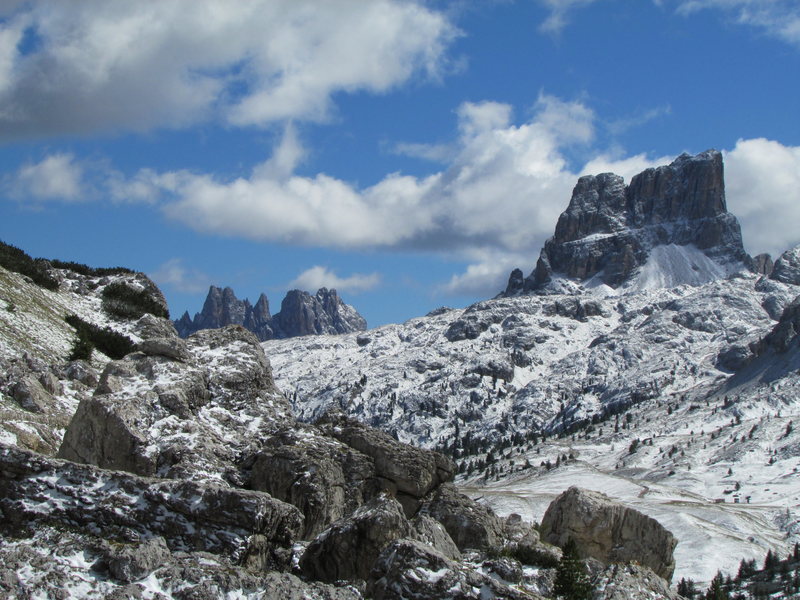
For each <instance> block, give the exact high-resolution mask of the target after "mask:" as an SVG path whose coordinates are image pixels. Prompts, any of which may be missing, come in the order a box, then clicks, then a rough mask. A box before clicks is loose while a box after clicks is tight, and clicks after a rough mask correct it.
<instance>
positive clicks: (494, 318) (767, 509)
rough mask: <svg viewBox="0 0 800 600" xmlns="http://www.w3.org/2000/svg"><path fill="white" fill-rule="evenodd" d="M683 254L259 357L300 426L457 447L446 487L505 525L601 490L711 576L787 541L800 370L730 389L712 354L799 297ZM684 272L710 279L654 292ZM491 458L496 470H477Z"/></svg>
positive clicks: (734, 382) (797, 455)
mask: <svg viewBox="0 0 800 600" xmlns="http://www.w3.org/2000/svg"><path fill="white" fill-rule="evenodd" d="M690 250H691V249H689V250H686V249H685V248H682V249H680V252H675V251H674V249H671V248H669V247H666V248H664V249H663V251H659V252H654V253H653V256H652V260H653V261H654V267H653V273H649V271H648V269H647V267H645V268H644V269H643V270H642V272H640V278H639V283H640V284H641V285H638V286H637V287H636V289H629V290H627V291H625V290H623V291H622V292H620V291H616V292H614V293H613V294H608V295H604V292H603V290H602V289H600V288H596V289H593V290H590V291H588V292H584V293H580V294H577V295H556V296H524V297H517V298H506V299H496V300H490V301H486V302H481V303H478V304H476V305H474V306H472V307H469V308H467V309H466V310H463V311H461V310H441V311H434V313H433V314H431V315H429V316H427V317H422V318H418V319H412V320H411V321H408V322H406V323H404V324H401V325H389V326H385V327H381V328H378V329H375V330H371V331H368V332H365V333H362V334H351V335H344V336H335V337H314V338H311V337H306V338H295V339H289V340H281V341H270V342H265V343H264V344H263V345H264V348H265V351H266V353H267V356H268V357H269V358H270V361H271V363H272V367H273V371H274V374H275V378H276V382H277V383H278V385H279V387H280V388H281V389H282V390H283V391H284V392H285V393H286V394H287V395H288V396H289V397H290V399H292V401H293V404H294V406H295V410H296V411H297V413H298V414H299V415H300V416H301V417H303V418H307V419H313V418H314V417H315V416H316V415H318V414H320V412H321V411H323V410H324V409H325V408H326V407H328V406H331V405H333V406H337V407H339V408H341V409H342V410H344V411H345V412H347V413H349V414H351V415H353V416H355V417H357V418H360V419H361V420H363V421H365V422H367V423H370V424H371V425H374V426H378V427H381V428H383V429H386V430H388V431H392V432H394V433H395V434H396V435H397V436H398V437H399V438H400V439H403V440H404V441H409V442H411V443H415V444H419V445H422V446H426V447H437V448H442V449H448V450H449V451H452V449H453V448H454V447H455V449H456V457H457V460H458V461H459V462H461V463H462V464H463V465H464V467H465V469H466V468H467V467H469V465H470V464H471V463H472V465H473V469H472V470H468V471H465V472H463V473H462V474H461V476H460V478H459V480H458V482H459V483H460V484H461V485H463V486H464V488H465V489H466V490H468V491H469V493H470V494H471V495H473V496H475V497H481V498H483V499H484V501H486V502H487V503H489V504H491V505H492V506H493V507H494V508H495V509H496V510H497V511H498V512H500V513H509V512H518V513H520V514H522V515H523V517H525V518H526V519H529V520H535V521H538V520H540V519H541V517H542V514H543V513H544V510H545V508H546V506H547V504H548V503H549V502H550V501H551V500H552V499H553V498H554V497H555V496H556V495H557V494H558V493H560V492H561V491H563V490H564V489H566V488H567V487H569V486H570V485H580V486H583V487H587V488H591V489H596V490H599V491H602V492H605V493H607V494H608V495H609V496H611V497H612V498H617V499H619V500H621V501H623V502H625V503H627V504H630V505H632V506H635V507H636V508H639V509H640V510H642V511H643V512H646V513H648V514H651V515H652V516H654V517H655V518H657V519H658V520H659V521H661V522H662V523H663V524H664V525H665V526H667V527H668V528H669V529H670V530H671V531H673V533H674V534H675V535H676V537H677V538H678V539H679V545H678V547H677V549H676V559H677V571H676V574H675V580H676V581H677V580H679V579H680V578H681V577H687V578H688V577H691V578H692V579H695V580H696V581H700V582H708V581H709V580H710V579H711V578H712V577H713V575H714V574H715V573H716V571H717V569H720V568H721V569H723V570H725V571H728V572H732V573H733V574H735V571H736V568H737V566H738V563H739V560H740V559H742V558H756V559H758V560H761V559H762V558H763V556H764V555H765V554H766V552H767V550H768V549H770V548H772V549H774V550H777V551H779V552H780V553H781V554H784V553H785V552H787V551H788V548H789V545H790V544H792V543H794V541H796V540H797V539H800V538H798V535H799V534H800V474H798V472H797V470H798V468H800V437H798V433H797V432H796V431H795V430H794V429H793V428H794V427H795V426H800V377H798V372H797V370H798V368H800V364H797V365H795V364H794V362H796V361H797V359H796V358H791V357H790V358H786V357H776V358H775V359H774V361H773V364H771V366H769V365H768V366H764V365H763V364H761V365H760V366H759V364H755V365H753V366H751V367H749V368H747V369H744V370H742V371H741V372H740V373H739V374H738V375H736V376H735V377H734V376H732V374H731V372H730V371H726V370H725V369H724V368H723V366H721V361H720V360H719V356H720V354H721V353H724V352H725V351H727V350H730V349H731V348H732V347H734V346H736V345H746V344H747V343H749V342H754V341H757V340H759V339H761V338H762V337H763V336H764V335H766V334H767V333H769V331H771V329H772V328H773V327H774V326H775V324H776V320H777V318H778V317H779V316H780V314H781V312H782V310H783V307H784V306H786V305H787V304H788V303H789V302H790V301H791V300H793V299H794V298H795V297H796V296H797V295H798V293H800V288H798V287H796V286H791V285H785V284H782V283H778V282H775V281H771V280H766V279H763V278H759V277H757V276H755V275H749V274H737V275H733V276H732V277H730V278H728V279H714V278H715V277H718V276H719V275H721V274H723V273H717V272H716V271H715V270H714V269H723V267H719V266H718V265H716V263H714V264H712V265H710V266H709V265H706V264H705V263H703V262H702V259H705V258H707V257H705V255H703V256H702V258H698V257H697V256H695V255H694V254H692V253H691V251H690ZM698 260H700V262H701V263H702V264H698ZM706 267H708V268H706ZM712 267H713V269H712ZM687 269H689V270H691V271H692V273H695V274H696V275H697V278H698V281H697V283H702V282H704V281H706V280H707V279H711V281H706V282H705V283H703V284H702V285H697V286H688V285H681V286H678V287H674V288H662V287H659V286H660V285H662V284H663V285H668V284H669V283H670V281H668V279H669V277H667V276H668V275H669V274H670V273H672V274H676V277H678V276H680V277H683V276H685V275H687V274H686V273H683V271H685V270H687ZM712 271H713V272H712ZM665 273H666V275H665ZM690 274H691V273H690ZM665 277H666V278H667V279H664V278H665ZM793 356H794V355H793ZM778 363H780V364H778ZM592 420H594V421H595V423H594V425H591V423H592ZM580 423H582V424H583V425H582V426H580V427H579V428H578V429H577V430H576V431H575V433H574V434H570V435H567V436H565V437H555V436H554V435H553V434H555V433H557V432H559V431H560V430H562V428H563V427H571V426H572V427H574V426H576V424H580ZM790 423H792V424H793V425H790ZM533 432H537V434H538V437H539V439H538V440H534V439H532V435H531V434H532V433H533ZM541 432H546V433H547V435H548V437H547V441H545V442H542V441H541ZM787 432H788V433H787ZM573 438H574V439H573ZM636 439H638V440H639V442H638V443H637V447H636V449H635V451H634V452H631V451H630V450H631V445H632V444H633V442H634V440H636ZM476 440H478V441H480V440H483V441H484V442H485V443H484V445H483V446H481V445H480V444H479V443H476ZM511 440H514V443H513V444H512V443H509V442H510V441H511ZM535 442H536V443H535ZM487 450H492V452H493V457H495V458H497V457H499V460H498V461H497V462H496V463H494V464H493V465H491V466H485V465H478V464H477V463H479V462H480V461H484V460H485V459H486V458H487V455H486V452H487ZM570 454H571V455H572V456H573V457H574V458H573V459H569V456H570ZM559 458H563V459H566V461H565V462H561V461H559V462H560V463H561V464H560V466H558V467H556V468H552V469H550V470H547V469H546V468H545V467H543V466H541V464H542V463H543V462H546V461H548V460H549V461H550V462H551V465H555V463H556V461H557V459H559ZM511 461H513V463H514V464H513V467H512V465H511ZM526 461H528V463H529V464H530V466H529V467H527V468H525V466H524V465H525V464H526ZM484 467H486V468H484ZM487 474H488V477H486V475H487Z"/></svg>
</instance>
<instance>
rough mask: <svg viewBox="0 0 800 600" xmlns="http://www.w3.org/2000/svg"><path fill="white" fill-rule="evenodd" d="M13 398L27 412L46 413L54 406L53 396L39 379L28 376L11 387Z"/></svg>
mask: <svg viewBox="0 0 800 600" xmlns="http://www.w3.org/2000/svg"><path fill="white" fill-rule="evenodd" d="M11 397H12V398H14V400H16V401H17V403H18V404H19V405H20V406H21V407H22V408H24V409H25V410H28V411H31V412H37V413H41V412H46V411H47V410H48V409H49V408H50V407H51V406H52V405H53V402H54V400H53V396H52V395H51V394H50V393H49V392H48V391H47V390H46V389H45V388H44V386H43V385H42V384H41V383H40V381H39V379H38V378H37V377H36V376H35V375H33V374H30V375H26V376H24V377H22V379H20V380H19V381H17V382H16V383H15V384H14V385H13V386H12V387H11Z"/></svg>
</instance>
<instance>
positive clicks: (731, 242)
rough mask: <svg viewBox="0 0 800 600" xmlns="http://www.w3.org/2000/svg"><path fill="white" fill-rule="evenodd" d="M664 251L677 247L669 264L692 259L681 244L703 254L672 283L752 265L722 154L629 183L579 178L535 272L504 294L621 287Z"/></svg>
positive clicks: (514, 280)
mask: <svg viewBox="0 0 800 600" xmlns="http://www.w3.org/2000/svg"><path fill="white" fill-rule="evenodd" d="M659 246H661V247H665V248H670V249H671V250H670V251H669V252H667V253H666V254H667V255H666V256H665V260H666V261H667V262H670V263H673V262H675V261H674V260H673V257H681V260H686V259H685V256H686V252H685V251H683V250H681V248H683V247H691V248H692V251H693V252H696V251H697V250H699V251H700V252H701V253H702V255H703V257H704V258H702V259H701V262H703V263H704V264H703V265H701V266H699V267H698V266H697V265H694V264H691V262H692V259H691V258H690V259H688V260H687V262H688V263H689V264H687V265H686V269H684V271H685V272H686V276H681V275H680V274H679V275H678V276H677V277H675V276H672V277H670V278H667V279H668V280H669V281H670V283H683V282H684V281H682V280H681V279H682V278H683V279H687V281H685V282H686V283H692V282H693V281H692V280H693V279H698V278H699V279H702V278H703V277H709V276H706V275H703V274H702V271H703V270H705V271H709V270H710V271H712V272H714V273H716V272H717V271H719V272H720V273H721V272H725V271H726V269H730V268H736V267H739V266H740V267H742V268H744V267H745V266H747V267H749V268H752V267H753V266H754V263H753V260H752V259H751V258H750V257H749V256H748V255H747V253H746V252H745V250H744V247H743V245H742V236H741V230H740V227H739V223H738V222H737V220H736V218H735V217H734V216H733V215H732V214H730V213H729V212H728V211H727V206H726V203H725V183H724V170H723V164H722V155H721V154H720V153H719V152H717V151H716V150H708V151H706V152H703V153H701V154H698V155H696V156H690V155H688V154H683V155H681V156H679V157H678V158H677V159H675V161H673V162H672V163H671V164H669V165H666V166H662V167H658V168H654V169H647V170H646V171H644V172H642V173H640V174H639V175H636V176H635V177H634V178H633V179H632V180H631V182H630V184H629V185H628V186H626V185H625V182H624V180H623V179H622V177H620V176H618V175H614V174H613V173H603V174H601V175H596V176H595V175H587V176H584V177H581V178H580V179H579V180H578V183H577V185H576V186H575V189H574V190H573V193H572V199H571V200H570V203H569V206H568V207H567V210H565V211H564V212H563V213H562V214H561V216H560V217H559V219H558V223H557V224H556V229H555V234H554V235H553V237H552V238H550V239H549V240H547V242H546V243H545V245H544V248H543V249H542V252H541V255H540V257H539V260H538V263H537V265H536V269H535V270H534V272H533V273H531V274H530V275H529V276H528V277H527V278H526V279H525V280H524V281H523V282H520V277H519V275H520V274H519V273H517V272H515V273H513V274H512V276H511V278H510V280H509V286H508V288H507V289H506V291H505V295H507V296H511V295H515V294H519V293H528V292H541V291H546V290H547V287H548V285H549V284H550V283H551V282H552V281H553V280H554V279H555V278H557V277H566V278H568V279H571V280H577V281H579V282H584V281H587V280H589V279H592V278H595V282H597V283H604V284H606V285H608V286H610V287H613V288H616V287H619V286H620V285H623V284H624V283H626V282H628V281H629V280H630V279H631V278H632V277H633V276H634V275H635V274H636V273H637V272H638V271H639V270H640V269H641V268H642V267H643V266H644V265H645V264H646V263H647V262H648V259H649V258H650V257H651V254H652V252H653V250H654V248H657V247H659ZM658 258H659V259H660V258H661V255H658ZM706 258H707V259H709V260H710V261H713V262H707V261H706ZM717 266H718V267H719V269H717V268H716V267H717ZM692 271H694V272H701V275H694V274H693V273H692Z"/></svg>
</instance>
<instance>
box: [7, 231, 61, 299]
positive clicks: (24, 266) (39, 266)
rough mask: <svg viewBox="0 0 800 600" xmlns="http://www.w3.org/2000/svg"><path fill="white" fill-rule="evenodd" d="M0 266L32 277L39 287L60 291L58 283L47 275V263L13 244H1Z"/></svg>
mask: <svg viewBox="0 0 800 600" xmlns="http://www.w3.org/2000/svg"><path fill="white" fill-rule="evenodd" d="M0 266H2V267H3V268H5V269H8V270H9V271H14V272H15V273H19V274H20V275H25V276H26V277H30V278H31V280H32V281H33V282H34V283H35V284H36V285H38V286H39V287H43V288H45V289H48V290H53V291H55V290H57V289H58V281H56V280H55V279H53V278H52V277H51V276H50V275H49V274H48V273H47V261H44V260H42V259H40V258H37V259H33V258H31V257H30V256H28V255H27V254H25V252H23V251H22V250H20V249H19V248H17V247H16V246H12V245H11V244H6V243H4V242H0Z"/></svg>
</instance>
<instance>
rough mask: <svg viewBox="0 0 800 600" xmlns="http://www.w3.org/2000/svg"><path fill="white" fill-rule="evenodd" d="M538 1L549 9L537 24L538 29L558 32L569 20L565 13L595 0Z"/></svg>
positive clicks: (546, 31) (545, 31)
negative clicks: (539, 23) (546, 14)
mask: <svg viewBox="0 0 800 600" xmlns="http://www.w3.org/2000/svg"><path fill="white" fill-rule="evenodd" d="M538 2H539V4H543V5H544V6H545V7H547V8H548V9H550V14H549V15H548V17H547V19H545V21H544V22H543V23H542V24H541V25H540V26H539V30H540V31H542V32H544V33H553V34H558V33H561V30H563V29H564V27H566V25H567V23H568V22H569V21H568V18H567V15H568V13H569V12H570V11H571V10H573V9H575V8H579V7H581V6H586V5H588V4H592V3H593V2H596V0H538Z"/></svg>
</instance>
